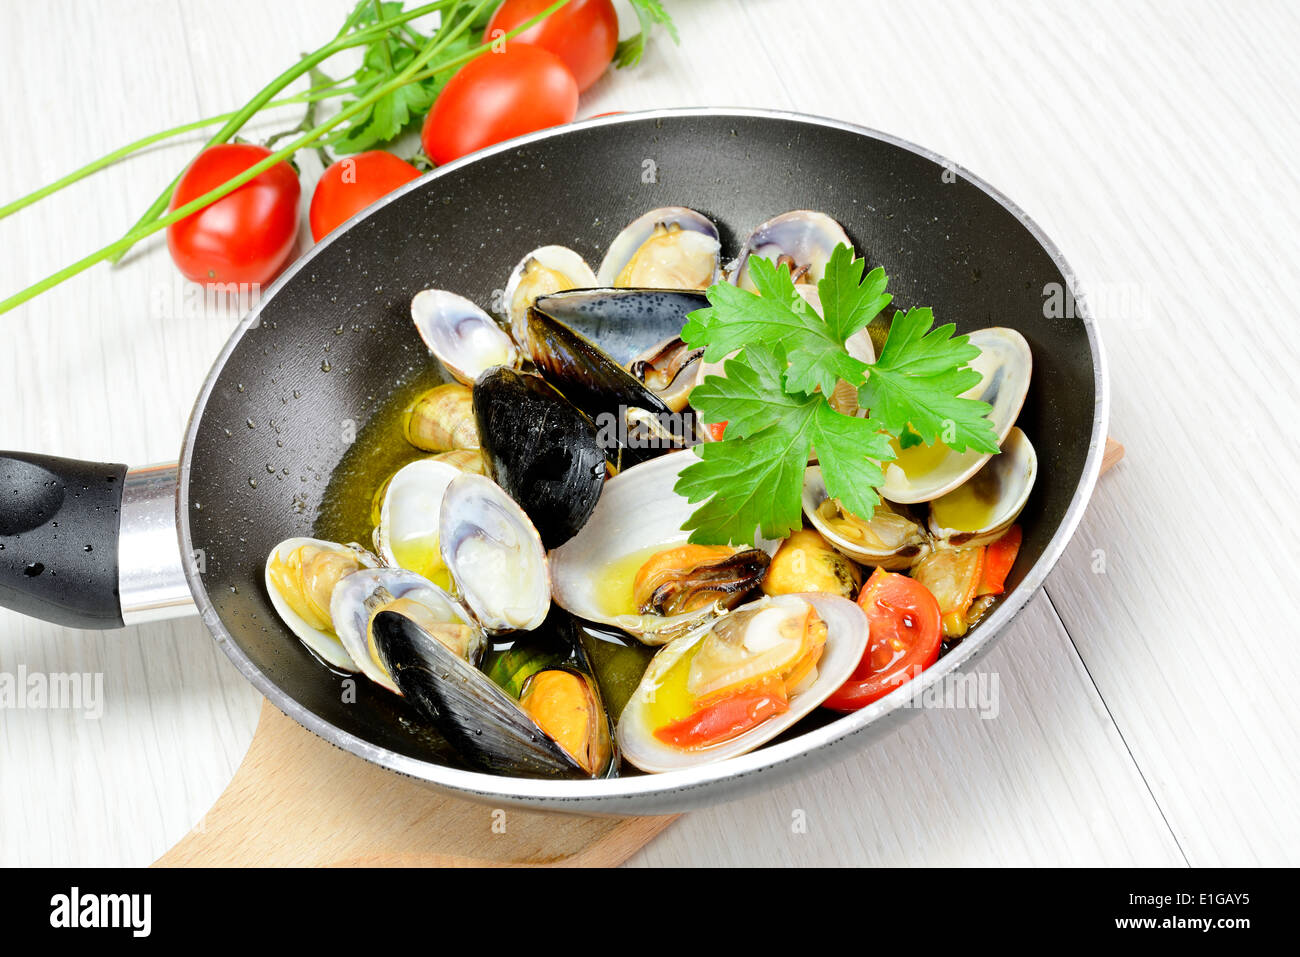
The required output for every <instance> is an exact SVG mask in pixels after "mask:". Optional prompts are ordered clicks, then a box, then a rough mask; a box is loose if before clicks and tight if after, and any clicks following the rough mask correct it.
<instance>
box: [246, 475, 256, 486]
mask: <svg viewBox="0 0 1300 957" xmlns="http://www.w3.org/2000/svg"><path fill="white" fill-rule="evenodd" d="M248 487H249V488H257V479H255V478H252V477H251V476H250V477H249V479H248Z"/></svg>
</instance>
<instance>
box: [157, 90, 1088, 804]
mask: <svg viewBox="0 0 1300 957" xmlns="http://www.w3.org/2000/svg"><path fill="white" fill-rule="evenodd" d="M664 205H684V206H690V207H693V208H695V209H698V210H700V211H701V212H703V213H705V214H706V215H708V216H709V217H711V218H712V219H713V220H715V221H716V222H717V223H718V224H719V226H720V228H721V230H722V236H723V244H724V253H726V254H728V255H732V254H734V253H735V251H736V248H737V246H738V244H739V242H741V241H743V239H744V237H745V235H746V234H747V233H748V231H749V230H750V229H752V228H753V227H754V226H756V225H757V224H758V223H760V222H762V221H763V220H765V219H767V218H769V217H771V216H773V215H775V214H777V213H780V212H784V211H786V210H789V209H798V208H809V209H818V210H823V211H825V212H826V213H829V214H830V215H831V216H833V217H834V218H835V219H837V220H839V221H840V222H841V223H842V224H843V225H844V227H845V229H846V230H847V231H848V233H849V235H850V237H851V238H852V239H853V241H854V243H855V245H856V247H857V249H858V250H859V251H860V252H861V253H862V254H864V255H865V256H866V258H867V260H868V263H869V264H870V265H872V266H874V265H877V264H879V265H882V266H884V267H885V270H886V272H887V273H888V274H889V276H890V289H891V291H892V292H893V294H894V301H895V303H896V304H898V305H901V306H911V305H930V306H933V307H934V310H935V313H936V315H937V316H938V317H939V318H940V319H941V321H954V322H956V323H957V325H958V328H959V330H961V331H969V330H972V329H976V328H979V327H983V326H990V325H1006V326H1011V327H1014V328H1016V329H1018V330H1019V331H1020V332H1021V333H1023V334H1024V335H1025V337H1026V338H1027V339H1028V341H1029V343H1030V346H1031V347H1032V349H1033V354H1034V363H1035V368H1034V377H1033V385H1032V388H1031V390H1030V394H1029V398H1028V400H1027V403H1026V406H1025V410H1024V412H1023V413H1022V415H1021V419H1020V425H1021V426H1022V427H1023V428H1024V429H1025V431H1026V432H1027V433H1028V434H1029V435H1030V436H1031V437H1032V438H1033V441H1034V444H1035V447H1036V448H1037V450H1038V454H1039V463H1040V475H1039V479H1038V483H1037V488H1036V490H1035V493H1034V497H1033V499H1032V501H1031V502H1030V504H1029V507H1028V508H1027V509H1026V511H1025V513H1024V516H1023V518H1022V524H1023V525H1024V527H1025V541H1024V546H1023V548H1022V550H1021V558H1020V560H1019V562H1018V564H1017V566H1016V569H1015V570H1014V572H1013V577H1012V583H1013V584H1014V585H1015V588H1014V590H1012V591H1010V592H1009V593H1008V595H1007V596H1006V597H1005V598H1004V599H1003V600H1002V601H1001V602H1000V603H999V605H998V606H997V608H996V611H995V613H994V614H993V615H992V616H991V617H990V618H989V619H988V620H986V621H985V622H984V623H983V624H982V625H981V626H980V627H979V628H978V629H976V630H975V632H974V633H973V634H972V635H971V636H970V637H969V638H967V639H966V640H965V641H964V642H963V643H962V644H961V645H959V646H958V648H957V649H955V650H954V651H953V652H952V653H951V654H949V655H947V656H946V657H945V658H944V659H942V660H941V661H940V662H939V664H938V665H936V666H934V667H932V668H931V669H929V670H927V671H926V672H925V674H924V675H923V676H922V678H921V679H918V680H919V681H920V682H921V686H924V685H927V684H928V683H930V682H933V681H936V680H938V679H939V678H941V677H942V675H944V674H946V673H947V672H949V671H950V670H952V669H954V668H957V667H961V666H965V665H969V664H971V663H972V662H973V661H974V660H976V659H977V658H978V657H979V656H980V655H981V654H982V653H983V652H984V651H985V650H986V649H987V648H988V647H989V645H990V644H991V642H992V640H993V638H994V637H995V636H996V635H997V634H998V632H1000V631H1001V630H1002V629H1003V628H1004V626H1005V625H1006V624H1007V622H1008V621H1009V620H1010V619H1011V617H1012V616H1013V615H1014V614H1015V613H1016V611H1018V610H1019V608H1020V607H1021V606H1022V605H1023V604H1024V602H1025V601H1026V600H1027V599H1028V598H1029V596H1030V594H1031V593H1032V592H1033V590H1034V589H1036V588H1037V587H1038V586H1039V585H1040V584H1041V583H1042V581H1043V579H1044V577H1045V575H1046V574H1047V572H1048V570H1049V569H1050V567H1051V565H1052V564H1053V563H1054V562H1055V560H1056V558H1057V557H1058V556H1059V554H1060V551H1061V549H1062V548H1063V547H1064V545H1065V543H1066V541H1067V539H1068V537H1069V535H1070V533H1071V532H1072V531H1073V529H1074V527H1075V525H1076V524H1077V522H1078V519H1079V516H1080V514H1081V512H1082V509H1083V506H1084V505H1085V504H1086V501H1087V498H1088V495H1089V494H1090V492H1091V489H1092V485H1093V482H1094V481H1095V478H1096V475H1097V471H1098V468H1099V465H1100V455H1101V445H1102V442H1103V439H1104V435H1105V432H1104V427H1105V394H1104V391H1105V390H1104V383H1105V378H1104V373H1103V369H1102V360H1101V355H1100V346H1099V342H1098V340H1097V336H1096V332H1095V329H1094V328H1093V327H1092V324H1091V322H1090V321H1089V320H1088V319H1087V317H1086V315H1084V314H1083V309H1082V307H1081V306H1076V308H1075V310H1074V313H1075V315H1072V316H1070V317H1067V318H1049V317H1048V316H1047V315H1045V312H1047V311H1048V310H1045V308H1044V301H1045V295H1050V294H1051V293H1052V292H1053V291H1055V292H1057V293H1059V291H1060V290H1061V289H1073V276H1072V275H1071V274H1070V273H1069V271H1068V267H1067V266H1066V265H1065V263H1064V261H1063V260H1062V259H1061V257H1060V255H1059V254H1058V253H1057V251H1056V250H1055V248H1054V247H1053V246H1052V245H1051V243H1050V242H1049V241H1048V240H1046V239H1045V238H1044V237H1043V236H1042V235H1041V234H1040V232H1039V231H1038V229H1037V228H1036V227H1035V226H1034V224H1033V223H1032V222H1031V221H1030V220H1029V219H1028V218H1027V217H1025V216H1024V214H1022V213H1021V212H1020V211H1019V210H1018V209H1016V208H1015V207H1014V206H1013V205H1012V204H1011V203H1010V202H1009V201H1008V200H1006V199H1005V198H1004V197H1002V196H1001V195H1000V194H999V193H997V192H995V191H994V190H992V189H991V188H990V187H988V186H987V185H985V184H984V183H982V182H980V181H979V180H978V179H976V178H974V177H973V176H971V175H970V174H968V173H966V172H965V171H964V170H962V169H961V168H960V167H957V166H955V165H953V164H951V163H946V162H945V161H944V160H943V159H942V158H940V157H937V156H934V155H933V154H930V153H928V152H926V151H924V150H922V149H919V148H917V147H914V146H912V145H910V144H907V143H903V142H900V141H898V140H895V139H893V138H891V137H888V136H884V135H882V134H879V133H874V132H871V131H868V130H865V129H861V128H858V127H853V126H849V125H846V124H842V123H837V122H833V121H826V120H817V119H812V118H809V117H802V116H797V115H792V114H779V113H769V112H761V111H753V110H747V111H746V110H726V111H719V110H676V111H666V112H658V113H653V114H629V115H623V116H615V117H609V118H604V119H600V120H593V121H588V122H585V123H580V124H576V125H574V126H571V127H565V128H562V129H559V130H556V131H552V132H547V133H542V134H537V135H534V136H531V137H527V138H524V139H521V140H516V141H512V142H510V143H507V144H503V145H502V146H499V147H497V148H494V149H492V150H490V151H488V152H486V153H483V154H479V155H477V156H475V157H473V158H471V159H468V160H462V161H460V162H457V163H453V164H450V165H448V166H445V167H442V168H441V169H439V170H437V171H435V172H433V173H431V174H429V175H427V176H425V177H424V178H422V179H420V180H417V181H416V182H414V183H412V184H410V186H408V187H406V188H405V189H403V190H402V191H401V192H399V193H398V194H396V195H394V196H392V197H391V198H389V199H388V200H387V201H385V202H384V203H383V205H381V206H379V207H378V208H375V209H372V210H371V211H369V212H368V213H366V214H363V215H362V216H361V217H359V218H358V219H356V220H354V221H353V222H352V223H351V224H350V225H349V226H348V227H347V228H345V229H342V230H340V231H338V232H336V233H335V234H333V235H332V236H331V237H330V238H328V239H327V240H325V241H324V242H322V243H321V244H319V245H318V246H316V247H315V248H314V249H313V250H312V251H311V252H310V253H308V254H307V255H306V256H305V257H303V259H302V260H300V261H299V262H298V263H297V264H296V265H295V266H294V267H293V268H292V269H291V270H290V271H289V272H288V273H287V274H286V275H285V276H283V277H282V278H281V279H280V280H279V281H278V282H277V283H276V284H275V286H274V287H273V288H272V290H270V292H269V294H268V295H267V296H266V298H265V299H264V300H263V301H262V303H261V305H260V307H259V308H258V309H257V310H255V312H254V313H253V314H252V315H251V316H250V317H249V318H248V319H247V320H246V321H245V322H244V324H243V325H242V326H241V328H240V330H239V331H238V332H237V333H236V335H235V336H234V337H233V338H232V340H231V342H230V343H229V344H228V345H227V347H226V349H225V351H224V353H223V355H222V356H221V358H220V359H219V360H218V361H217V363H216V365H215V367H214V368H213V370H212V373H211V375H210V376H209V378H208V381H207V383H206V384H205V386H204V389H203V393H202V394H201V396H200V397H199V400H198V403H197V405H196V406H195V409H194V414H193V418H192V420H191V422H190V425H189V429H188V433H187V436H186V443H185V448H184V452H183V455H182V460H181V482H180V490H179V498H178V524H179V528H180V537H181V547H182V551H183V553H184V554H195V553H197V556H198V559H197V560H196V561H193V562H190V563H189V565H188V571H187V574H188V576H189V579H190V585H191V588H192V590H193V592H194V596H195V600H196V601H197V603H198V606H199V609H200V611H201V613H202V614H203V617H204V620H205V621H206V623H207V625H208V627H209V628H210V629H211V630H212V632H213V634H214V635H215V636H216V638H217V640H218V641H219V642H220V643H221V645H222V647H223V648H224V649H225V650H226V652H227V654H229V655H230V657H231V658H232V659H233V660H234V662H235V663H236V665H238V667H239V668H240V670H241V671H243V672H244V674H245V675H247V676H248V677H249V679H250V680H252V682H253V683H254V684H255V685H256V686H257V687H258V688H259V689H260V690H261V691H262V692H263V693H265V694H266V695H267V696H268V697H269V698H270V699H271V701H272V702H273V703H274V704H276V705H277V706H278V707H280V708H281V709H282V710H283V711H285V712H286V713H288V714H289V715H291V716H292V717H294V718H295V719H296V720H298V721H299V722H301V723H302V724H303V725H305V726H306V727H308V728H310V729H311V730H312V731H314V732H316V733H317V734H319V735H321V736H322V737H324V738H326V739H327V740H329V741H331V742H333V743H334V744H336V745H338V746H339V747H342V748H346V749H347V750H349V751H352V752H354V753H356V754H358V755H360V756H362V757H364V758H366V759H368V760H371V761H374V762H376V763H379V764H382V765H384V766H386V767H389V768H392V769H394V770H396V771H399V772H402V773H405V774H409V775H413V776H415V777H418V778H421V779H423V780H426V781H429V782H431V783H433V784H436V785H438V786H441V787H444V788H449V789H454V790H456V791H458V792H461V793H464V794H467V795H471V796H477V797H481V798H484V799H489V800H491V801H494V802H499V803H515V804H527V805H532V806H548V807H557V808H562V809H567V810H575V811H583V812H587V813H602V812H607V813H638V812H639V813H646V812H659V811H675V810H682V809H685V808H688V807H691V806H694V805H698V804H700V803H704V802H706V801H710V800H716V799H718V798H721V797H722V796H723V795H734V794H735V793H736V792H737V791H738V790H740V789H741V788H744V787H753V786H759V785H765V784H767V783H769V782H773V781H774V780H775V779H776V778H777V777H779V776H782V775H785V774H788V773H791V772H794V771H796V770H803V769H808V768H811V767H813V766H814V765H816V764H820V763H824V762H826V761H827V760H829V759H830V758H831V757H832V756H833V755H836V754H844V753H846V751H847V746H848V745H850V744H852V745H854V746H860V745H862V744H865V743H866V742H867V741H868V740H870V739H871V738H872V737H874V736H876V735H879V734H882V733H885V732H887V731H889V730H891V729H893V728H894V727H896V726H897V724H898V723H899V722H900V721H901V720H902V719H903V718H904V717H905V716H907V715H910V714H913V713H914V712H915V709H912V708H900V707H899V706H900V704H902V702H901V701H899V700H897V698H898V696H891V697H890V698H887V699H884V700H881V701H879V702H877V703H876V704H874V705H872V706H871V707H869V708H867V709H865V710H863V711H860V712H858V713H856V714H853V715H849V716H846V717H843V718H839V719H837V720H831V718H830V716H829V715H827V716H825V717H824V718H823V719H822V723H821V724H820V725H819V726H814V727H812V728H811V729H810V730H805V731H804V732H803V733H801V734H797V735H794V736H791V737H789V738H785V739H782V740H780V741H778V742H777V743H776V744H774V745H771V746H769V747H766V748H764V749H761V750H759V751H757V752H754V753H752V754H750V755H747V756H745V757H743V758H739V759H735V760H733V761H730V762H726V763H724V764H719V765H714V766H710V767H704V768H701V769H696V770H693V771H690V772H679V773H674V774H666V775H659V776H640V775H638V776H631V777H626V778H621V779H614V780H609V781H599V782H595V781H577V782H572V781H534V780H522V779H513V778H504V777H495V776H490V775H484V774H479V773H476V772H473V771H469V770H465V769H464V768H463V766H461V765H459V764H458V763H457V762H456V761H455V759H454V757H452V756H450V755H449V754H448V752H447V751H446V748H445V746H444V745H443V744H442V742H441V741H439V740H438V738H437V737H436V735H434V734H432V733H431V732H429V731H428V730H427V729H426V728H425V726H424V723H423V722H421V721H420V719H419V718H418V717H417V716H416V715H415V714H414V713H413V712H411V711H409V710H408V709H407V707H406V706H405V705H403V704H402V703H401V702H400V700H398V699H396V698H395V697H394V696H392V695H390V694H389V693H387V692H386V691H384V690H382V689H380V688H378V687H375V686H372V685H370V684H369V683H367V682H365V681H358V682H356V683H355V701H353V700H352V696H351V695H350V694H348V693H346V692H347V691H348V688H349V687H351V686H348V687H345V686H344V685H343V680H344V679H343V678H341V677H340V676H337V675H334V674H332V673H331V672H330V671H328V670H327V669H326V668H325V667H324V666H323V665H322V664H321V663H320V662H319V661H317V660H316V659H315V658H313V657H312V655H311V654H310V653H309V652H308V651H307V650H306V649H305V648H304V647H303V646H302V645H301V644H300V643H299V642H298V641H297V640H296V639H295V638H294V637H293V636H292V635H291V634H290V633H289V632H288V631H287V630H286V629H285V628H284V627H283V626H282V625H281V624H280V622H279V620H278V618H277V617H276V614H275V612H274V610H273V609H272V608H271V605H270V602H269V600H268V598H267V595H266V593H265V590H264V588H263V585H262V565H263V561H264V560H265V557H266V555H267V553H268V552H269V551H270V550H271V548H272V547H273V546H274V545H275V544H276V543H277V542H279V541H280V540H282V539H284V538H287V537H289V536H293V535H310V534H311V533H312V528H313V522H314V520H315V518H316V509H317V507H318V505H319V503H320V502H321V500H322V496H323V494H324V493H325V489H326V485H327V483H328V482H329V480H330V476H331V473H332V472H333V470H334V468H335V466H336V465H338V463H339V462H340V460H341V458H342V457H343V456H344V454H345V452H346V451H347V449H348V444H349V441H350V439H351V437H352V435H353V434H355V431H357V430H360V429H361V428H363V427H364V424H365V422H366V421H367V420H368V418H369V417H370V416H371V415H373V414H374V413H375V411H376V410H377V409H378V408H380V407H381V406H382V405H383V402H384V400H385V398H387V397H389V396H391V395H392V394H393V392H394V390H395V389H397V388H398V387H400V385H401V384H402V383H405V382H408V381H410V380H411V379H412V378H413V377H416V376H421V375H423V376H427V375H428V374H429V364H430V363H431V362H432V361H433V360H431V359H430V358H429V357H428V355H427V353H426V351H425V349H424V347H423V345H422V344H421V342H420V340H419V338H418V337H417V336H416V334H415V332H414V329H413V328H412V326H411V322H410V314H409V305H410V299H411V296H412V295H413V294H414V293H416V292H417V291H419V290H420V289H424V288H428V287H440V288H447V289H451V290H454V291H456V292H458V293H461V294H463V295H466V296H468V297H469V298H471V299H473V300H475V301H477V302H479V303H481V304H484V305H487V304H489V303H491V301H492V298H493V294H494V291H497V290H499V289H500V288H501V287H502V286H504V284H505V281H506V278H507V276H508V275H509V272H510V270H511V268H512V267H513V266H514V264H515V263H516V262H517V261H518V260H519V259H520V258H521V256H522V255H523V254H524V253H526V252H528V251H529V250H532V249H534V248H536V247H537V246H540V245H544V244H547V243H562V244H565V245H568V246H571V247H573V248H574V249H576V250H577V251H578V252H580V253H582V254H583V255H584V256H585V257H586V258H587V259H588V261H589V262H591V263H593V264H594V263H597V262H599V260H600V258H601V256H602V254H603V252H604V250H605V248H606V246H607V245H608V243H609V242H610V240H611V239H612V238H613V237H614V235H615V234H616V233H617V232H618V231H619V230H620V229H621V228H622V227H623V226H624V225H625V224H626V223H627V222H629V221H630V220H632V219H633V218H634V217H636V216H638V215H640V214H641V213H643V212H645V211H646V210H648V209H650V208H652V207H655V206H664ZM395 440H396V441H401V439H400V438H395ZM918 687H919V686H918Z"/></svg>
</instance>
